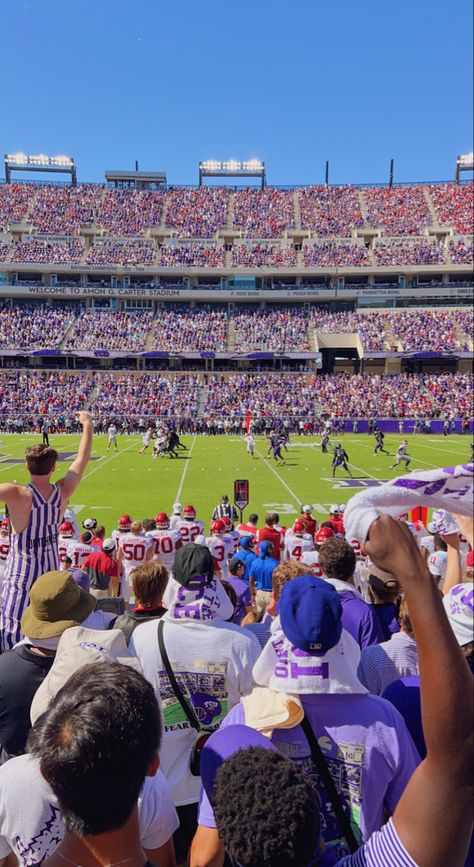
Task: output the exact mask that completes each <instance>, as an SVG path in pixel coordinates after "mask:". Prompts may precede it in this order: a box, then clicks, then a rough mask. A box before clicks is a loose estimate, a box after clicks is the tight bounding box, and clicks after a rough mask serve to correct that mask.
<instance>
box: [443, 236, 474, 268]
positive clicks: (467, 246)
mask: <svg viewBox="0 0 474 867" xmlns="http://www.w3.org/2000/svg"><path fill="white" fill-rule="evenodd" d="M448 249H449V255H450V257H451V262H453V264H454V265H472V264H473V261H474V246H473V241H472V235H471V236H470V237H468V238H450V240H449V248H448Z"/></svg>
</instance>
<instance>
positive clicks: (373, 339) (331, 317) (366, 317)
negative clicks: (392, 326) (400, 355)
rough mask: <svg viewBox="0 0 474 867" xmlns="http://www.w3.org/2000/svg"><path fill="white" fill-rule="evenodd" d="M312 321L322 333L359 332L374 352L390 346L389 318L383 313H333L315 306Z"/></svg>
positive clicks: (362, 341)
mask: <svg viewBox="0 0 474 867" xmlns="http://www.w3.org/2000/svg"><path fill="white" fill-rule="evenodd" d="M311 322H312V325H313V328H314V330H315V331H316V332H317V331H320V332H321V333H322V334H355V333H358V334H359V337H360V340H361V343H362V345H363V346H364V348H365V349H368V350H371V351H372V352H383V351H384V350H386V349H387V348H388V345H387V334H386V322H387V320H386V317H385V316H384V315H383V314H379V313H352V312H346V311H339V312H336V313H331V312H329V311H326V310H320V309H318V308H316V307H313V309H312V311H311Z"/></svg>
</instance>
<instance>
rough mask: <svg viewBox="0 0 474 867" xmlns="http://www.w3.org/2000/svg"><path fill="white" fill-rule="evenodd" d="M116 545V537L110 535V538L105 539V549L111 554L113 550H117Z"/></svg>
mask: <svg viewBox="0 0 474 867" xmlns="http://www.w3.org/2000/svg"><path fill="white" fill-rule="evenodd" d="M115 547H116V546H115V539H111V538H110V537H109V538H108V539H104V541H103V543H102V550H103V551H107V552H108V553H109V554H111V553H112V551H115Z"/></svg>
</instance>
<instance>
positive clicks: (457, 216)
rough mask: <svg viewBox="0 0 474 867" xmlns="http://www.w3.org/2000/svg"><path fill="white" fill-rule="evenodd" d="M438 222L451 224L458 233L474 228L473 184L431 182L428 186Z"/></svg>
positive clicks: (464, 233)
mask: <svg viewBox="0 0 474 867" xmlns="http://www.w3.org/2000/svg"><path fill="white" fill-rule="evenodd" d="M428 189H429V193H430V197H431V201H432V202H433V205H434V208H435V211H436V214H437V216H438V222H439V223H441V225H447V226H453V227H454V228H455V230H456V232H459V234H460V235H472V232H473V230H474V216H473V215H474V186H473V183H472V181H471V182H469V183H466V184H432V186H430V187H429V188H428Z"/></svg>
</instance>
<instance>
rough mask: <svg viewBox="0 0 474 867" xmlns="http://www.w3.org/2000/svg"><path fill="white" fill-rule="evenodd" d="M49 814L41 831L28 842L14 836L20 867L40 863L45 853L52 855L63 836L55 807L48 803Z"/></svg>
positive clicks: (59, 815)
mask: <svg viewBox="0 0 474 867" xmlns="http://www.w3.org/2000/svg"><path fill="white" fill-rule="evenodd" d="M48 806H49V811H50V815H49V818H47V819H46V820H45V822H44V824H43V827H42V828H41V831H40V832H39V833H38V834H36V835H35V837H33V839H32V840H30V841H29V842H24V841H23V840H22V839H21V838H20V837H19V836H18V837H16V838H15V850H16V853H17V855H18V857H19V859H20V860H19V864H20V865H21V867H34V865H37V864H41V862H42V861H43V859H44V858H46V857H47V855H52V854H53V852H54V851H55V849H56V848H57V847H58V846H59V844H60V842H61V840H62V839H63V837H64V825H63V822H62V819H61V814H60V812H59V809H58V808H57V807H54V806H53V804H49V805H48Z"/></svg>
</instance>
